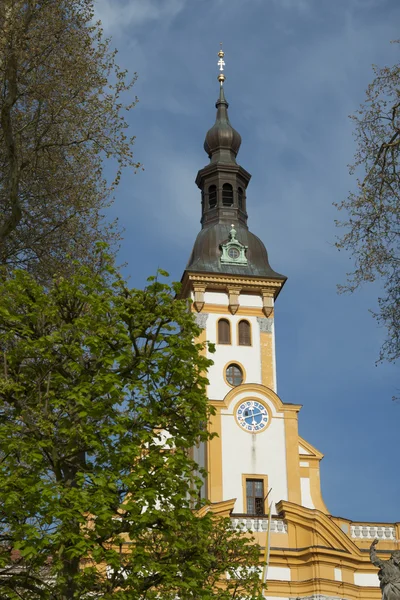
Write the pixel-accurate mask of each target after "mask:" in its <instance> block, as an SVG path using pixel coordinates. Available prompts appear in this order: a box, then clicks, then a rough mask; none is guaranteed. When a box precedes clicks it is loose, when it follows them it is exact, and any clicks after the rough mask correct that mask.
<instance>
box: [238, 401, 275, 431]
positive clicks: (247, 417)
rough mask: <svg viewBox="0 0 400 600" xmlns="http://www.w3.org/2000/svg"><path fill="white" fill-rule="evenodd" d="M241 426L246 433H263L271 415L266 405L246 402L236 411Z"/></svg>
mask: <svg viewBox="0 0 400 600" xmlns="http://www.w3.org/2000/svg"><path fill="white" fill-rule="evenodd" d="M236 418H237V420H238V423H239V425H240V426H241V427H242V428H243V429H245V430H246V431H253V432H255V431H261V430H262V429H264V427H266V426H267V424H268V420H269V415H268V411H267V409H266V408H265V406H264V404H261V402H257V400H245V401H244V402H242V403H241V404H239V406H238V408H237V411H236Z"/></svg>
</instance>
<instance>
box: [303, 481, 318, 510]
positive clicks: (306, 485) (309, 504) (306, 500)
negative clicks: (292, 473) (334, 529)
mask: <svg viewBox="0 0 400 600" xmlns="http://www.w3.org/2000/svg"><path fill="white" fill-rule="evenodd" d="M300 489H301V504H302V506H305V507H306V508H315V506H314V502H313V501H312V498H311V490H310V480H309V478H308V477H300Z"/></svg>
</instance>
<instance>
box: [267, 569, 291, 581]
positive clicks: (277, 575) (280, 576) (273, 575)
mask: <svg viewBox="0 0 400 600" xmlns="http://www.w3.org/2000/svg"><path fill="white" fill-rule="evenodd" d="M268 579H276V580H277V581H290V580H291V578H290V568H289V567H268V572H267V580H268Z"/></svg>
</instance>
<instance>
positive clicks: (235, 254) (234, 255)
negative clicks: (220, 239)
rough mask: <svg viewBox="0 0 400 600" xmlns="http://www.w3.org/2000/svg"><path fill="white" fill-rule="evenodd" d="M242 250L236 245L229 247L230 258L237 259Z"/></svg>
mask: <svg viewBox="0 0 400 600" xmlns="http://www.w3.org/2000/svg"><path fill="white" fill-rule="evenodd" d="M239 255H240V252H239V249H238V248H236V247H235V246H232V247H231V248H229V250H228V256H229V258H233V259H234V260H236V259H237V258H239Z"/></svg>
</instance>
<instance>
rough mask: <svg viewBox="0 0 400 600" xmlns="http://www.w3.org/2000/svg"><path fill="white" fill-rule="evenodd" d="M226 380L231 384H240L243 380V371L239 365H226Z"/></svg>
mask: <svg viewBox="0 0 400 600" xmlns="http://www.w3.org/2000/svg"><path fill="white" fill-rule="evenodd" d="M226 380H227V382H228V383H229V384H230V385H233V386H237V385H240V384H241V383H242V382H243V371H242V369H241V368H240V367H239V365H237V364H235V363H232V364H230V365H229V367H227V369H226Z"/></svg>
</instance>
